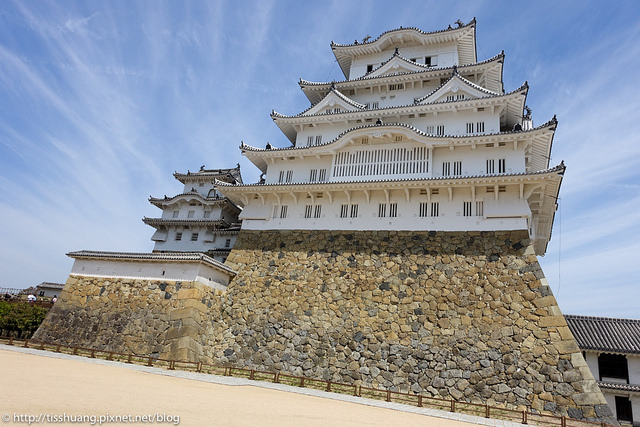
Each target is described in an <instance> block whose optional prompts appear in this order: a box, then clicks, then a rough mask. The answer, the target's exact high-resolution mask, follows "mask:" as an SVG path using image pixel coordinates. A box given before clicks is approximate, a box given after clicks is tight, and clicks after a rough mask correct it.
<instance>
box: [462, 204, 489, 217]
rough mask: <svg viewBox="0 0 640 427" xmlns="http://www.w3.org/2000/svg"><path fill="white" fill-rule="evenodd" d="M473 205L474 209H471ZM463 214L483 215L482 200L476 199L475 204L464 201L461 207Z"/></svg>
mask: <svg viewBox="0 0 640 427" xmlns="http://www.w3.org/2000/svg"><path fill="white" fill-rule="evenodd" d="M474 207H475V211H473V210H472V209H473V208H474ZM462 215H463V216H483V215H484V202H483V201H476V202H475V206H474V203H473V202H464V203H463V207H462Z"/></svg>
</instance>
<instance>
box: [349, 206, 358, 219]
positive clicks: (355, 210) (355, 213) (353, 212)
mask: <svg viewBox="0 0 640 427" xmlns="http://www.w3.org/2000/svg"><path fill="white" fill-rule="evenodd" d="M350 216H351V218H357V217H358V205H357V204H356V205H351V215H350Z"/></svg>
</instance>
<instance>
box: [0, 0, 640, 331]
mask: <svg viewBox="0 0 640 427" xmlns="http://www.w3.org/2000/svg"><path fill="white" fill-rule="evenodd" d="M474 17H476V19H477V36H478V37H477V46H478V59H479V60H484V59H487V58H490V57H492V56H494V55H496V54H498V53H499V52H500V51H501V50H504V51H505V54H506V60H505V66H504V82H505V89H506V90H507V91H511V90H514V89H516V88H518V87H519V86H520V85H521V84H522V83H523V82H524V81H528V82H529V85H530V90H529V97H528V105H529V106H530V107H531V108H532V110H533V119H534V124H541V123H544V122H546V121H547V120H549V119H550V118H551V117H553V115H554V114H556V115H557V117H558V120H559V126H558V130H557V132H556V136H555V139H554V145H553V151H552V159H551V164H552V165H556V164H558V163H560V161H561V160H564V161H565V163H566V165H567V173H566V175H565V180H564V182H563V184H562V188H561V191H560V209H559V211H558V213H557V215H556V223H555V225H554V234H553V238H552V240H551V242H550V244H549V250H548V252H547V255H546V256H544V257H542V258H541V259H540V261H541V264H542V266H543V269H544V271H545V274H546V276H547V279H548V280H549V283H550V285H551V287H552V289H553V291H554V293H555V294H556V297H557V299H558V302H559V304H560V307H561V309H562V310H563V312H564V313H571V314H587V315H598V316H610V317H632V318H640V262H638V254H640V231H639V230H640V212H639V211H640V140H639V137H638V131H637V129H638V125H639V123H640V120H639V119H640V89H639V85H638V84H637V82H636V80H637V75H638V70H640V43H639V42H638V41H639V40H640V2H637V1H619V2H605V1H601V2H600V1H592V2H584V1H562V2H561V1H530V2H514V1H476V0H474V1H447V2H442V1H425V0H421V1H399V2H393V3H390V2H388V1H350V0H338V1H268V0H256V1H238V0H235V1H193V2H189V1H180V2H178V1H155V0H154V1H137V0H125V1H101V0H92V1H72V0H67V1H57V2H54V1H11V0H4V1H2V2H0V287H17V288H24V287H28V286H31V285H36V284H38V283H40V282H43V281H51V282H61V283H62V282H64V281H65V280H66V278H67V276H68V274H69V271H70V269H71V264H72V260H71V259H70V258H68V257H66V255H65V254H66V253H67V252H70V251H75V250H82V249H89V250H110V251H140V252H149V251H151V249H152V247H153V244H152V242H151V241H150V237H151V235H152V234H153V229H152V228H151V227H149V226H146V225H144V224H143V223H142V221H141V218H142V217H144V216H149V217H156V216H159V215H160V211H159V210H158V209H157V208H155V207H154V206H152V205H151V204H150V203H149V202H148V200H147V199H148V197H149V196H150V195H153V196H156V197H162V196H163V195H165V194H167V195H173V194H177V193H179V192H180V191H181V190H182V186H181V184H180V183H179V182H178V181H176V180H175V179H174V178H173V175H172V174H173V172H174V171H179V172H186V171H187V170H189V169H190V170H197V169H199V167H200V166H201V165H203V164H204V165H206V166H207V167H209V168H217V167H232V166H234V165H235V164H236V163H240V165H241V167H242V172H243V177H244V179H245V181H246V182H254V181H255V180H257V178H258V174H257V172H256V170H255V169H254V168H253V166H252V165H251V164H250V163H249V162H247V161H245V159H244V158H243V157H242V156H241V155H240V151H239V150H238V146H239V145H240V141H244V142H246V143H247V144H250V145H254V146H264V144H266V142H271V143H272V144H274V145H276V146H285V145H288V142H287V141H286V139H285V137H284V135H282V133H281V132H280V131H279V130H278V128H277V127H276V126H275V125H274V124H273V122H272V120H271V119H270V117H269V113H270V112H271V110H272V109H275V110H276V111H278V112H281V113H283V114H295V113H298V112H300V111H302V110H303V109H305V108H307V107H308V101H307V100H306V98H305V97H304V96H303V94H302V93H301V91H300V90H299V87H298V84H297V82H298V80H299V79H300V78H304V79H306V80H311V81H331V80H341V79H343V78H344V76H343V75H342V74H341V73H340V69H339V67H338V65H337V63H336V62H335V58H334V57H333V54H332V53H331V49H330V46H329V44H330V42H331V41H335V42H338V43H351V42H353V41H354V40H355V39H358V40H361V39H362V38H363V37H365V36H366V35H371V36H373V37H376V36H378V35H379V34H381V33H382V32H384V31H387V30H391V29H395V28H398V27H400V26H404V27H409V26H414V27H418V28H421V29H422V30H425V31H435V30H440V29H444V28H446V27H447V26H448V25H450V24H453V23H454V22H455V21H456V20H457V19H461V20H462V21H463V22H465V23H467V22H469V21H470V20H471V19H473V18H474Z"/></svg>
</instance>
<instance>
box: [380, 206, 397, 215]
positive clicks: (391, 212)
mask: <svg viewBox="0 0 640 427" xmlns="http://www.w3.org/2000/svg"><path fill="white" fill-rule="evenodd" d="M387 206H388V207H389V209H388V210H387ZM387 212H388V213H389V218H396V217H397V216H398V204H397V203H389V204H386V203H380V204H378V217H380V218H384V217H386V216H387Z"/></svg>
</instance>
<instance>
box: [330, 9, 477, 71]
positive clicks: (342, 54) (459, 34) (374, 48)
mask: <svg viewBox="0 0 640 427" xmlns="http://www.w3.org/2000/svg"><path fill="white" fill-rule="evenodd" d="M457 24H458V27H457V28H453V27H451V25H450V26H449V27H448V28H446V29H444V30H439V31H432V32H425V31H422V30H420V29H419V28H415V27H408V28H403V27H400V28H397V29H395V30H389V31H386V32H384V33H382V34H381V35H380V36H378V38H376V39H374V40H371V41H369V40H368V38H367V39H365V40H363V41H362V42H361V43H359V42H358V41H355V42H354V43H352V44H339V43H335V42H331V49H332V50H333V54H334V55H335V56H336V59H337V60H338V63H339V64H340V68H341V69H342V72H343V73H344V75H345V77H346V78H347V79H349V72H350V69H351V63H352V61H353V58H355V57H357V56H361V55H368V54H371V53H378V52H382V51H383V50H385V49H389V48H390V47H402V46H411V45H429V44H435V43H444V42H451V41H456V42H457V44H458V58H459V63H458V65H464V64H473V63H475V62H476V61H477V59H476V58H477V53H476V32H475V29H476V19H475V18H473V19H472V20H471V22H469V23H468V24H466V25H464V24H463V23H462V22H461V21H459V20H458V22H457Z"/></svg>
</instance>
